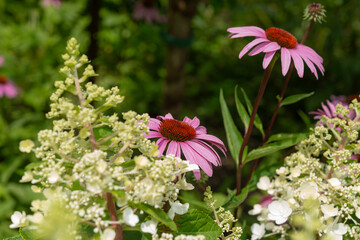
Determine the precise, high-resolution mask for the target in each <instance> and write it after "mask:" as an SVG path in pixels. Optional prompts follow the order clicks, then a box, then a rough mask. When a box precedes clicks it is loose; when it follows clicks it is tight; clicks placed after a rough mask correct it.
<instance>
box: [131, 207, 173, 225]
mask: <svg viewBox="0 0 360 240" xmlns="http://www.w3.org/2000/svg"><path fill="white" fill-rule="evenodd" d="M129 205H130V206H131V207H133V208H138V209H140V210H143V211H144V212H146V213H147V214H149V215H151V216H152V217H153V218H155V219H157V220H158V221H159V222H161V223H163V224H164V225H165V226H167V227H169V228H171V230H173V231H177V227H176V224H175V223H174V222H173V221H172V220H171V219H170V218H169V216H168V215H167V214H166V213H165V212H164V211H163V210H162V209H160V208H154V207H153V206H150V205H148V204H145V203H134V202H129Z"/></svg>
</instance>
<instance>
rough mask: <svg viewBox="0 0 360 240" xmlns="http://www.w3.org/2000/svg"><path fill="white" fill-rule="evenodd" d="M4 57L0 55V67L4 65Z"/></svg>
mask: <svg viewBox="0 0 360 240" xmlns="http://www.w3.org/2000/svg"><path fill="white" fill-rule="evenodd" d="M4 60H5V59H4V56H2V55H0V67H1V66H2V65H4Z"/></svg>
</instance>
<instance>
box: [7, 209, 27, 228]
mask: <svg viewBox="0 0 360 240" xmlns="http://www.w3.org/2000/svg"><path fill="white" fill-rule="evenodd" d="M11 221H12V224H11V225H10V228H20V227H25V226H27V225H28V223H29V222H28V219H27V218H26V213H25V212H24V211H23V212H22V213H21V212H19V211H16V212H14V213H13V215H11Z"/></svg>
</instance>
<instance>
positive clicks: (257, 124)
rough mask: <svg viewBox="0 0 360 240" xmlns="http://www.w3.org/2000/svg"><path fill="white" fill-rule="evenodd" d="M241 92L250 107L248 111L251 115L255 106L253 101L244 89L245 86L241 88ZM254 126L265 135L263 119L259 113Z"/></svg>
mask: <svg viewBox="0 0 360 240" xmlns="http://www.w3.org/2000/svg"><path fill="white" fill-rule="evenodd" d="M241 93H242V95H243V97H244V100H245V103H246V107H247V109H248V112H249V115H250V116H251V113H252V110H253V107H252V105H251V102H250V100H249V98H248V96H247V94H246V92H245V91H244V89H243V88H241ZM254 126H255V127H256V128H257V129H258V130H259V131H260V133H261V135H262V136H264V127H263V124H262V122H261V119H260V117H259V115H258V114H256V115H255V120H254Z"/></svg>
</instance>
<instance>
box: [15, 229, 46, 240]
mask: <svg viewBox="0 0 360 240" xmlns="http://www.w3.org/2000/svg"><path fill="white" fill-rule="evenodd" d="M19 233H20V236H21V237H22V239H23V240H37V239H40V238H41V237H40V236H39V235H38V233H37V232H36V231H34V230H23V228H20V229H19Z"/></svg>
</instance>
